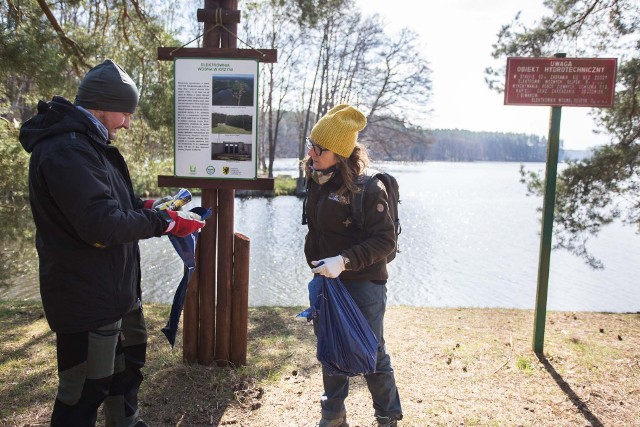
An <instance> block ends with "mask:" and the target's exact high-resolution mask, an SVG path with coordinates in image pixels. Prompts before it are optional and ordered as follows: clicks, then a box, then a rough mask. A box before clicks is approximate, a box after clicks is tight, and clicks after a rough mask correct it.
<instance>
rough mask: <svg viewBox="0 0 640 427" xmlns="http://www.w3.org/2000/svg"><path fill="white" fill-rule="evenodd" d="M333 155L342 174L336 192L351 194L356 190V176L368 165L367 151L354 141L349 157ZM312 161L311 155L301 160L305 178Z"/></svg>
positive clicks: (308, 174)
mask: <svg viewBox="0 0 640 427" xmlns="http://www.w3.org/2000/svg"><path fill="white" fill-rule="evenodd" d="M334 154H335V153H334ZM335 156H336V158H337V159H338V163H337V164H336V168H337V169H338V171H340V175H341V176H342V186H341V187H340V189H338V192H337V194H338V195H339V196H345V195H346V194H347V193H349V195H351V194H353V193H355V192H356V191H358V186H357V185H356V183H355V180H356V177H357V176H358V175H362V174H363V173H364V170H365V169H366V168H368V167H369V153H367V149H366V148H365V146H364V145H362V144H360V143H359V142H356V146H355V148H354V149H353V152H352V153H351V155H350V156H349V158H346V157H342V156H340V155H338V154H336V155H335ZM312 163H313V161H312V160H311V156H307V157H305V158H304V160H302V164H303V165H304V166H303V167H304V174H305V177H306V178H307V179H308V178H309V177H310V176H311V164H312Z"/></svg>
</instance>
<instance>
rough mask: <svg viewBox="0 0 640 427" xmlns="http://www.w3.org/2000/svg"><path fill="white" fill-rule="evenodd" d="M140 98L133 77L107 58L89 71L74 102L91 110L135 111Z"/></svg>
mask: <svg viewBox="0 0 640 427" xmlns="http://www.w3.org/2000/svg"><path fill="white" fill-rule="evenodd" d="M138 100H139V94H138V88H137V87H136V84H135V83H134V82H133V80H132V79H131V77H129V75H128V74H127V73H126V72H125V71H124V70H123V69H122V68H121V67H120V66H119V65H118V64H116V63H115V62H113V61H112V60H110V59H107V60H105V61H104V62H103V63H102V64H100V65H96V66H95V67H93V68H92V69H90V70H89V71H88V72H87V74H86V75H85V76H84V78H83V79H82V81H81V82H80V87H78V94H77V95H76V99H75V102H74V103H75V104H76V105H79V106H81V107H84V108H88V109H91V110H101V111H115V112H119V113H133V112H134V111H135V109H136V107H137V106H138Z"/></svg>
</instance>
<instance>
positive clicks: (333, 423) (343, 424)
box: [317, 415, 349, 427]
mask: <svg viewBox="0 0 640 427" xmlns="http://www.w3.org/2000/svg"><path fill="white" fill-rule="evenodd" d="M317 427H349V423H348V422H347V416H346V415H345V416H344V417H342V418H336V419H334V420H329V419H326V418H322V419H321V420H320V422H319V423H318V424H317Z"/></svg>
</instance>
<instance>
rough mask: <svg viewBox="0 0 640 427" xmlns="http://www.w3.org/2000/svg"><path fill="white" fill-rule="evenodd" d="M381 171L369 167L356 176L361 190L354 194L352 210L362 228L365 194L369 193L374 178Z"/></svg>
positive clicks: (357, 223)
mask: <svg viewBox="0 0 640 427" xmlns="http://www.w3.org/2000/svg"><path fill="white" fill-rule="evenodd" d="M379 173H380V172H379V171H377V170H376V169H371V168H369V169H365V171H364V173H363V174H362V175H360V176H358V177H357V178H356V185H357V186H358V190H359V191H358V192H357V193H355V194H354V195H353V200H352V201H351V210H352V211H353V220H354V221H355V223H356V226H357V227H358V228H360V229H363V228H364V195H365V194H366V193H367V189H368V188H369V185H370V184H371V182H373V178H374V177H376V176H377V175H378V174H379Z"/></svg>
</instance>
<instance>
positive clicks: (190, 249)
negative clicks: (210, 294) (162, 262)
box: [162, 207, 211, 348]
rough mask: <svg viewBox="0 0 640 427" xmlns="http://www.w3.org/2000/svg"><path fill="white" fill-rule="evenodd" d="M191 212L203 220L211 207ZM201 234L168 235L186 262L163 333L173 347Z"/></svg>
mask: <svg viewBox="0 0 640 427" xmlns="http://www.w3.org/2000/svg"><path fill="white" fill-rule="evenodd" d="M191 212H195V213H197V214H198V215H200V217H201V218H202V219H203V220H204V219H207V218H209V217H210V216H211V208H202V207H195V208H193V209H191ZM199 235H200V232H198V231H196V232H194V233H192V234H189V235H188V236H184V237H178V236H174V235H173V234H169V235H168V237H169V241H170V242H171V244H172V245H173V248H174V249H175V250H176V252H177V253H178V255H179V256H180V259H182V262H183V263H184V273H183V275H182V280H180V284H179V285H178V288H177V289H176V293H175V294H174V296H173V303H172V304H171V313H170V314H169V320H168V321H167V324H166V326H165V327H164V328H162V333H163V334H164V335H165V336H166V337H167V340H168V341H169V344H171V347H172V348H173V346H174V344H175V342H176V335H177V333H178V324H179V323H180V315H181V314H182V308H183V307H184V300H185V298H186V296H187V288H188V285H189V280H190V279H191V275H192V274H193V271H194V270H195V268H196V259H195V255H196V242H197V240H198V236H199Z"/></svg>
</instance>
